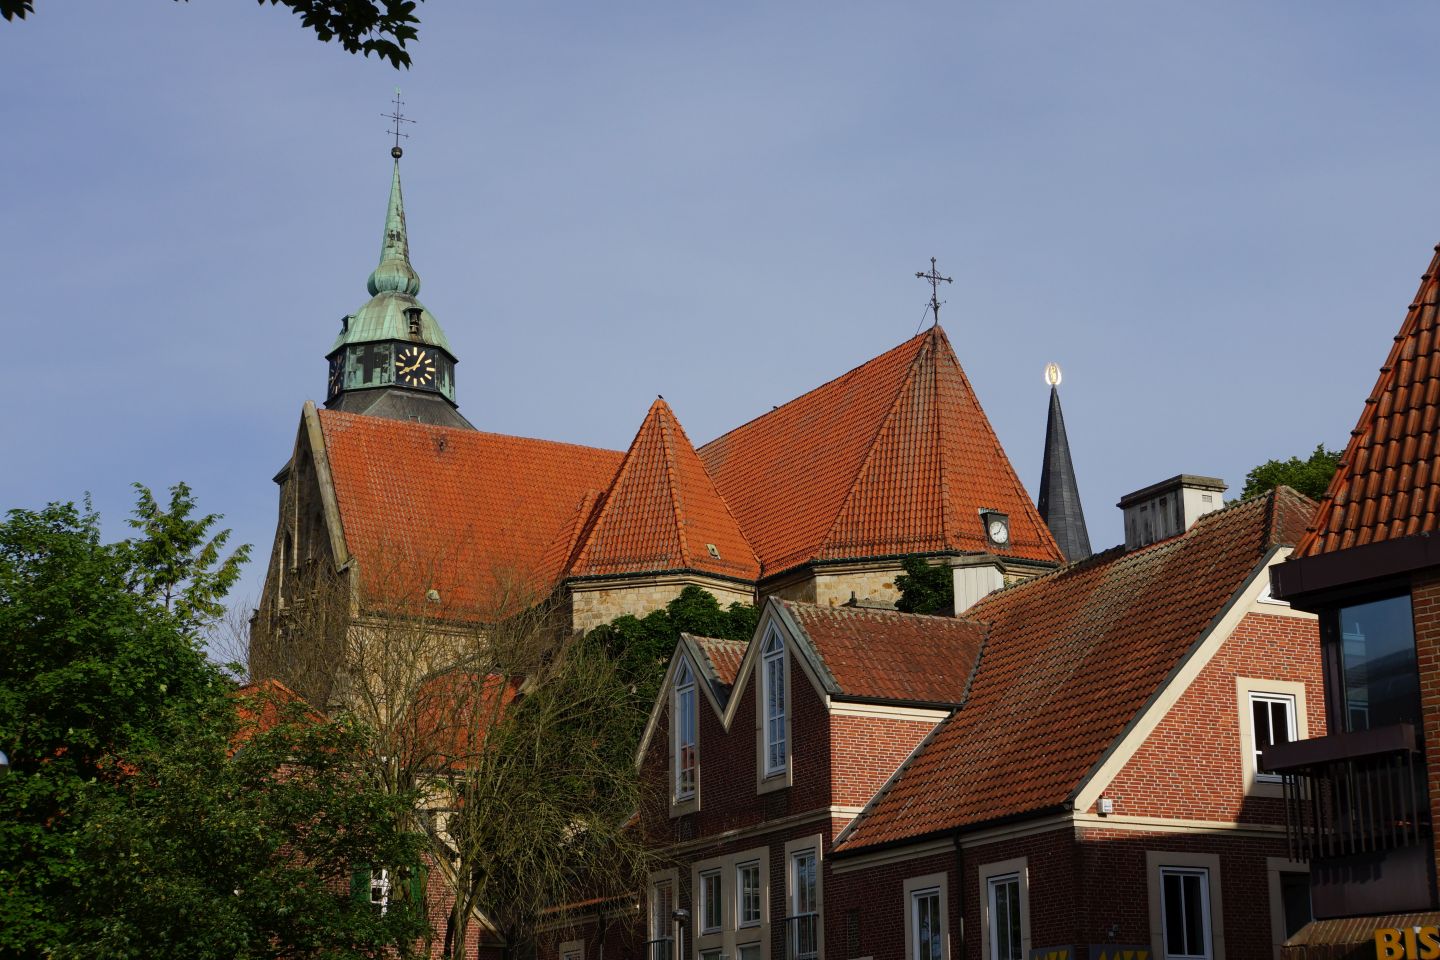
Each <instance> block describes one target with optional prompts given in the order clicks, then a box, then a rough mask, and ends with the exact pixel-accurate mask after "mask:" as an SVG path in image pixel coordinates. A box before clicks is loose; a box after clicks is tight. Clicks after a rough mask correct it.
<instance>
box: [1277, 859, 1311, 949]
mask: <svg viewBox="0 0 1440 960" xmlns="http://www.w3.org/2000/svg"><path fill="white" fill-rule="evenodd" d="M1280 903H1281V905H1282V907H1283V908H1284V910H1285V937H1286V939H1289V938H1290V937H1293V936H1295V934H1297V933H1299V932H1300V928H1301V927H1303V926H1305V924H1307V923H1309V922H1310V921H1311V919H1312V917H1311V916H1310V875H1309V874H1308V873H1282V874H1280Z"/></svg>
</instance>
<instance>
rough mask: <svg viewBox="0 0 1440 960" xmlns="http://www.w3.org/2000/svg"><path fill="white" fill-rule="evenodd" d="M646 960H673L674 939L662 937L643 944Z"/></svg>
mask: <svg viewBox="0 0 1440 960" xmlns="http://www.w3.org/2000/svg"><path fill="white" fill-rule="evenodd" d="M645 958H646V960H675V938H674V937H662V938H661V939H659V940H647V941H646V942H645Z"/></svg>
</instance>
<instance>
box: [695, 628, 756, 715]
mask: <svg viewBox="0 0 1440 960" xmlns="http://www.w3.org/2000/svg"><path fill="white" fill-rule="evenodd" d="M692 639H693V640H694V641H695V646H696V647H698V648H699V650H700V652H701V653H703V654H704V655H705V659H706V661H708V663H709V669H710V670H711V672H713V673H714V675H715V680H716V681H717V682H718V683H720V684H721V685H722V686H724V687H725V688H726V689H727V690H728V689H729V688H730V687H733V686H734V685H735V676H736V674H738V673H739V672H740V661H741V660H742V659H743V658H744V656H745V648H746V647H748V646H749V645H750V641H748V640H722V639H720V638H718V637H693V638H692ZM722 702H723V700H722Z"/></svg>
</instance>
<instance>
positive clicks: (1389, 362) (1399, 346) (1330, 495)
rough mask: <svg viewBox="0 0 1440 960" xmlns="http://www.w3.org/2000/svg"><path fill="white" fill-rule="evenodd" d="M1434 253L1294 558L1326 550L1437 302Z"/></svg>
mask: <svg viewBox="0 0 1440 960" xmlns="http://www.w3.org/2000/svg"><path fill="white" fill-rule="evenodd" d="M1434 250H1435V252H1434V255H1433V256H1432V257H1431V258H1430V265H1429V267H1427V268H1426V270H1425V272H1424V273H1422V274H1421V275H1420V286H1419V287H1418V288H1417V289H1416V291H1415V296H1414V297H1413V298H1412V299H1411V301H1410V306H1409V307H1407V308H1406V311H1405V319H1404V321H1403V322H1401V324H1400V330H1399V332H1397V333H1396V334H1395V338H1394V342H1393V343H1392V344H1391V346H1390V350H1389V352H1388V353H1387V354H1386V355H1385V363H1384V364H1383V365H1381V367H1380V374H1379V376H1377V377H1376V378H1375V386H1374V387H1372V388H1371V389H1370V394H1369V396H1367V397H1366V398H1365V406H1364V408H1363V409H1362V410H1361V411H1360V419H1359V420H1358V421H1357V422H1356V424H1355V428H1354V429H1353V430H1351V431H1350V439H1349V441H1348V442H1347V443H1346V444H1345V452H1344V453H1342V454H1341V455H1340V462H1339V465H1338V466H1337V468H1336V470H1335V474H1334V476H1332V477H1331V478H1330V484H1329V486H1327V487H1326V488H1325V492H1324V493H1323V494H1321V496H1320V505H1319V507H1318V508H1317V509H1316V510H1315V514H1314V516H1313V517H1312V519H1311V521H1310V525H1309V526H1308V528H1307V529H1306V532H1305V536H1304V537H1303V538H1302V539H1301V541H1300V543H1298V544H1296V546H1295V554H1294V555H1295V556H1297V557H1304V556H1310V555H1311V554H1313V553H1315V552H1316V547H1317V546H1320V547H1323V546H1324V539H1325V536H1326V532H1325V531H1326V528H1327V527H1328V526H1329V524H1330V517H1331V515H1332V514H1333V513H1334V512H1335V501H1336V497H1337V496H1339V494H1340V493H1341V492H1342V491H1343V489H1344V488H1345V487H1346V486H1347V485H1348V483H1349V479H1350V469H1351V468H1352V467H1353V466H1354V463H1355V459H1356V456H1357V455H1358V454H1359V452H1360V446H1361V443H1362V442H1363V439H1364V437H1365V436H1366V435H1367V434H1369V432H1370V430H1371V429H1372V428H1373V427H1374V425H1375V418H1376V417H1377V416H1378V414H1379V408H1380V397H1381V396H1382V395H1383V394H1384V393H1386V392H1387V391H1388V390H1390V388H1391V387H1393V385H1394V382H1395V376H1396V372H1397V371H1398V369H1399V366H1400V363H1399V361H1400V360H1401V359H1402V358H1401V354H1402V353H1403V352H1404V350H1405V346H1406V344H1407V343H1408V342H1409V341H1410V338H1411V337H1413V336H1414V335H1415V331H1416V328H1417V327H1418V326H1419V325H1420V318H1421V313H1422V311H1423V310H1424V308H1425V307H1426V306H1430V305H1434V304H1435V302H1436V298H1435V293H1436V289H1435V288H1436V277H1437V275H1440V244H1436V245H1435V248H1434ZM1427 288H1429V291H1430V294H1431V300H1430V301H1429V303H1427V302H1426V300H1425V293H1426V290H1427Z"/></svg>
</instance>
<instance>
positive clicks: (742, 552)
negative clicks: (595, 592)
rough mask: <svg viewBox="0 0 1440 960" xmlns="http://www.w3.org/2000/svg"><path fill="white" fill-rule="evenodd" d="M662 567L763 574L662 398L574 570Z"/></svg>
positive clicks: (743, 576)
mask: <svg viewBox="0 0 1440 960" xmlns="http://www.w3.org/2000/svg"><path fill="white" fill-rule="evenodd" d="M712 549H713V551H714V552H713V553H712V552H711V551H712ZM660 570H700V571H704V572H706V573H714V574H720V575H722V576H728V577H736V578H739V579H743V580H754V579H755V578H756V577H757V576H759V574H760V563H759V561H757V560H756V559H755V551H754V550H752V549H751V548H750V544H749V543H748V542H747V541H746V539H745V535H744V534H743V533H741V532H740V525H739V524H737V523H736V522H735V518H734V517H732V516H731V515H730V510H729V508H728V507H727V506H726V505H725V501H724V500H723V499H721V497H720V494H719V492H718V491H716V489H715V484H714V482H713V481H712V480H711V479H710V475H709V474H708V473H706V471H705V464H704V463H702V462H701V460H700V457H699V456H698V455H697V454H696V453H695V448H694V447H693V446H691V444H690V438H689V437H687V436H686V435H685V431H684V429H683V428H682V427H681V426H680V422H679V421H678V420H676V418H675V413H674V411H672V410H671V409H670V406H669V404H667V403H666V402H665V401H664V400H663V399H659V400H656V401H655V402H654V403H653V404H651V405H650V411H649V412H648V413H647V414H646V415H645V420H644V422H643V423H641V425H640V429H639V431H638V432H637V433H636V434H635V439H634V441H633V442H632V443H631V444H630V449H629V450H628V451H627V452H626V454H625V459H624V460H623V461H622V462H621V464H620V469H619V471H618V472H617V473H616V475H615V481H614V483H613V484H611V486H610V489H609V491H608V492H607V493H606V494H605V497H604V501H603V502H602V503H601V504H600V506H599V508H598V510H597V511H596V513H595V516H594V518H593V519H592V520H591V523H590V526H589V528H588V529H587V530H586V532H585V533H584V535H583V537H582V538H581V542H580V544H579V545H578V546H577V548H576V551H575V554H574V560H573V561H572V562H571V564H570V575H571V576H604V575H607V574H608V575H614V574H629V573H640V572H653V571H660Z"/></svg>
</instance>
